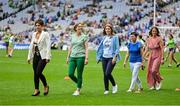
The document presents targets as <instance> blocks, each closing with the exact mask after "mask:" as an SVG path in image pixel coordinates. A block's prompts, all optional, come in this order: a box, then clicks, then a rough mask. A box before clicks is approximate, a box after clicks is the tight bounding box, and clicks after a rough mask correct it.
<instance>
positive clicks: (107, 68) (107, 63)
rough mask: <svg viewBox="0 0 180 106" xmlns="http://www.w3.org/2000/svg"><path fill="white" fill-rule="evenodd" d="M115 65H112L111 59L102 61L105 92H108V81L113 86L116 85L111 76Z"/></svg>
mask: <svg viewBox="0 0 180 106" xmlns="http://www.w3.org/2000/svg"><path fill="white" fill-rule="evenodd" d="M115 65H116V64H112V58H103V59H102V67H103V73H104V88H105V90H109V80H110V82H111V83H112V85H113V86H115V85H116V83H115V80H114V78H113V76H112V75H111V73H112V71H113V69H114V66H115Z"/></svg>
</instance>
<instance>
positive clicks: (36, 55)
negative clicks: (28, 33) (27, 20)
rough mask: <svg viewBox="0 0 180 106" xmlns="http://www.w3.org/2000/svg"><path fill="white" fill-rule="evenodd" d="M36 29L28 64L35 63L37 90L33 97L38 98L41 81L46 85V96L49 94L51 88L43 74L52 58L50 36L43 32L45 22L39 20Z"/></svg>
mask: <svg viewBox="0 0 180 106" xmlns="http://www.w3.org/2000/svg"><path fill="white" fill-rule="evenodd" d="M35 27H36V32H34V33H33V35H32V40H31V44H30V47H29V53H28V63H31V60H32V61H33V70H34V85H35V90H34V93H33V94H32V96H38V95H39V94H40V90H39V79H40V80H41V81H42V83H43V85H44V95H47V94H48V92H49V86H48V84H47V82H46V78H45V76H44V75H43V73H42V72H43V70H44V68H45V66H46V64H47V63H48V62H49V61H50V58H51V48H50V47H51V46H50V35H49V33H48V32H45V31H43V30H44V22H43V21H42V20H37V21H36V22H35Z"/></svg>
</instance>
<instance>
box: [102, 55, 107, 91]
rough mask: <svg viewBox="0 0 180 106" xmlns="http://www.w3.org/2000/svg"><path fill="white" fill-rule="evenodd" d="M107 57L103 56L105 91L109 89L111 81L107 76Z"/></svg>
mask: <svg viewBox="0 0 180 106" xmlns="http://www.w3.org/2000/svg"><path fill="white" fill-rule="evenodd" d="M107 63H108V61H107V59H105V58H103V59H102V67H103V74H104V89H105V91H108V90H109V82H108V78H107V77H106V68H107Z"/></svg>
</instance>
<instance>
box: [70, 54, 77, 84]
mask: <svg viewBox="0 0 180 106" xmlns="http://www.w3.org/2000/svg"><path fill="white" fill-rule="evenodd" d="M76 67H77V63H76V60H75V58H72V57H71V58H70V61H69V72H68V74H69V77H70V78H71V79H72V80H73V81H74V82H75V83H77V78H76V77H75V76H74V72H75V69H76Z"/></svg>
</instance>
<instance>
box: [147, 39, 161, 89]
mask: <svg viewBox="0 0 180 106" xmlns="http://www.w3.org/2000/svg"><path fill="white" fill-rule="evenodd" d="M160 40H161V38H160V37H156V38H153V37H150V38H149V39H148V41H147V46H148V48H149V49H150V56H149V58H148V66H147V69H148V72H147V83H148V85H149V86H150V87H152V86H155V84H156V82H158V83H160V82H161V80H162V79H163V78H162V77H161V76H160V72H159V68H160V65H161V58H162V53H161V47H160Z"/></svg>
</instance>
